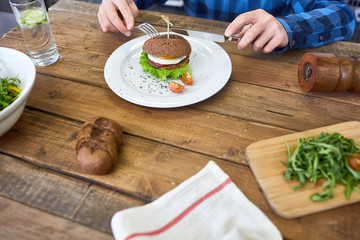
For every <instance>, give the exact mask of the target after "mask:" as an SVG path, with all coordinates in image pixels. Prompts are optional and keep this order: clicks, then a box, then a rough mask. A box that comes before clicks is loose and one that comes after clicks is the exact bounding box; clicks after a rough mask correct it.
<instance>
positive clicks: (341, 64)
mask: <svg viewBox="0 0 360 240" xmlns="http://www.w3.org/2000/svg"><path fill="white" fill-rule="evenodd" d="M298 82H299V86H300V88H301V89H302V90H303V91H305V92H345V91H350V92H355V93H360V55H358V56H353V57H347V56H344V55H335V54H329V53H311V52H308V53H305V54H304V55H303V56H302V58H301V60H300V63H299V68H298Z"/></svg>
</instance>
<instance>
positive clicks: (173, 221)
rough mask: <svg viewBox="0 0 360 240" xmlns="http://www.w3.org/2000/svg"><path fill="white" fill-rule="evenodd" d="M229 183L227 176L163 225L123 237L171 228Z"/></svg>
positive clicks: (151, 234)
mask: <svg viewBox="0 0 360 240" xmlns="http://www.w3.org/2000/svg"><path fill="white" fill-rule="evenodd" d="M229 183H231V179H230V178H228V179H226V180H225V181H224V182H223V183H221V184H220V185H219V186H217V187H216V188H214V189H213V190H212V191H210V192H208V193H207V194H205V195H204V196H203V197H201V198H200V199H198V200H197V201H196V202H194V203H193V204H191V205H190V206H189V207H188V208H187V209H185V210H184V211H183V212H182V213H180V214H179V215H178V216H177V217H175V218H174V219H173V220H171V221H170V222H169V223H168V224H166V225H165V226H163V227H161V228H159V229H157V230H154V231H151V232H144V233H133V234H131V235H129V236H128V237H126V238H125V240H129V239H132V238H134V237H139V236H154V235H158V234H160V233H162V232H164V231H166V230H168V229H169V228H171V227H172V226H174V225H175V224H176V223H178V222H179V221H180V220H181V219H183V218H184V217H185V216H186V215H188V214H189V213H190V212H191V211H192V210H194V209H195V208H196V207H197V206H199V205H200V204H201V203H202V202H204V201H205V200H206V199H208V198H209V197H211V196H212V195H214V194H215V193H217V192H220V191H221V190H222V189H223V188H224V187H225V186H226V185H227V184H229Z"/></svg>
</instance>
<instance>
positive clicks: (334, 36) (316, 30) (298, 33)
mask: <svg viewBox="0 0 360 240" xmlns="http://www.w3.org/2000/svg"><path fill="white" fill-rule="evenodd" d="M296 2H299V1H296ZM303 2H306V1H303ZM312 2H315V1H312ZM307 7H308V8H307V9H299V8H298V9H297V8H294V14H291V15H288V16H285V17H278V18H277V19H278V20H279V21H280V23H281V24H282V25H283V26H284V28H285V30H286V31H287V33H288V37H289V44H288V46H287V47H286V48H285V49H281V51H282V50H287V49H297V48H307V47H317V46H321V45H323V44H326V43H330V42H333V41H338V40H347V39H349V38H350V37H351V36H352V34H353V32H354V29H355V25H356V20H355V16H354V13H353V11H352V10H351V8H350V7H348V6H347V5H346V4H345V3H343V2H342V1H321V2H320V3H316V4H315V3H313V4H307ZM301 11H305V12H301Z"/></svg>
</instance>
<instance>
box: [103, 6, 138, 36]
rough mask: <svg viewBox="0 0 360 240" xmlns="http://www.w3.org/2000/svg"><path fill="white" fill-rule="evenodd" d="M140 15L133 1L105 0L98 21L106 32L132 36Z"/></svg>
mask: <svg viewBox="0 0 360 240" xmlns="http://www.w3.org/2000/svg"><path fill="white" fill-rule="evenodd" d="M138 13H139V10H138V8H137V7H136V4H135V3H134V1H133V0H103V1H102V3H101V5H100V7H99V11H98V19H99V23H100V26H101V29H102V30H103V31H104V32H116V33H117V32H121V33H122V34H124V35H125V36H130V35H131V30H132V29H133V27H134V22H135V20H134V18H135V17H136V16H137V14H138Z"/></svg>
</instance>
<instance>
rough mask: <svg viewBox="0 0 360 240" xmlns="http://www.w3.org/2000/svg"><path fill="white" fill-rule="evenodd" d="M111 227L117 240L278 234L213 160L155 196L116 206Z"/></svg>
mask: <svg viewBox="0 0 360 240" xmlns="http://www.w3.org/2000/svg"><path fill="white" fill-rule="evenodd" d="M111 227H112V231H113V233H114V236H115V239H117V240H120V239H121V240H123V239H126V240H130V239H134V240H139V239H147V240H149V239H167V240H176V239H181V240H188V239H196V240H201V239H204V240H205V239H206V240H211V239H216V240H220V239H229V240H230V239H231V240H237V239H267V240H272V239H282V237H281V234H280V232H279V230H278V229H277V228H276V227H275V225H274V224H273V223H272V222H271V221H270V220H269V219H268V218H267V217H266V216H265V215H264V213H263V212H262V211H261V210H260V209H258V208H257V207H256V206H255V205H254V204H253V203H251V202H250V201H249V200H248V199H247V198H246V197H245V195H244V194H243V193H242V192H241V191H240V190H239V189H238V188H237V187H236V186H235V184H234V183H233V182H232V181H231V179H230V178H229V176H228V175H226V174H225V173H224V172H223V171H222V170H221V169H220V168H219V166H217V165H216V164H215V163H214V162H212V161H210V162H209V163H208V164H207V165H206V166H205V167H204V168H203V169H202V170H201V171H200V172H198V173H197V174H195V175H194V176H192V177H190V178H189V179H187V180H186V181H184V182H183V183H181V184H180V185H179V186H177V187H176V188H174V189H173V190H171V191H170V192H168V193H166V194H164V195H163V196H161V197H160V198H159V199H157V200H155V201H153V202H151V203H149V204H146V205H144V206H140V207H134V208H130V209H126V210H123V211H120V212H117V213H116V214H115V215H114V216H113V218H112V220H111Z"/></svg>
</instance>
